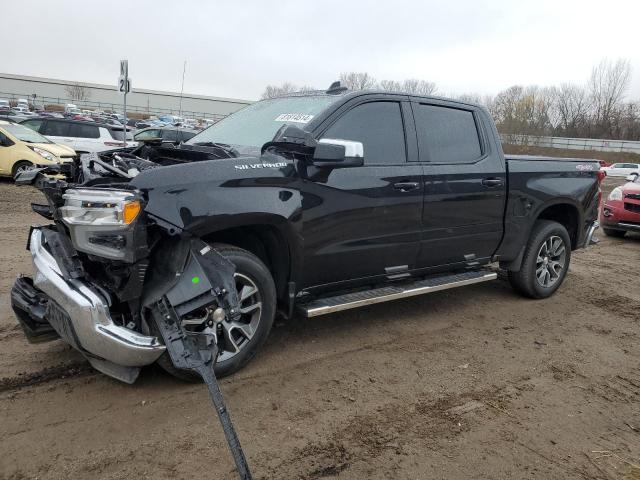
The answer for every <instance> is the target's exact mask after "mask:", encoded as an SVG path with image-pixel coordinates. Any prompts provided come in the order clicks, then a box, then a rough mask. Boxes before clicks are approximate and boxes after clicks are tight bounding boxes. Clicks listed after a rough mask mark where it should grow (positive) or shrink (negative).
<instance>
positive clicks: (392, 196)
mask: <svg viewBox="0 0 640 480" xmlns="http://www.w3.org/2000/svg"><path fill="white" fill-rule="evenodd" d="M403 100H404V101H403ZM407 100H408V97H406V96H398V95H396V96H392V95H388V96H387V95H365V96H362V97H357V98H356V99H353V100H352V101H350V102H347V103H346V104H345V105H343V106H342V107H340V108H339V109H338V110H337V111H336V112H335V113H334V114H333V115H332V116H331V117H329V118H328V119H327V120H326V121H325V122H323V124H322V125H321V126H320V127H319V130H320V132H318V133H316V135H317V136H318V138H332V139H341V140H353V141H358V142H362V144H363V147H364V165H363V166H361V167H355V168H334V169H328V168H316V167H309V169H308V172H307V174H308V181H306V182H305V184H304V186H303V203H302V207H303V237H304V257H305V258H304V279H305V281H304V284H305V285H304V286H305V287H309V286H318V285H323V284H330V283H336V282H341V281H347V280H362V279H364V280H365V281H371V280H373V279H374V278H376V277H385V276H393V277H394V278H398V277H403V276H408V275H409V273H408V272H409V271H410V270H412V269H413V268H415V263H416V259H417V254H418V250H419V247H420V231H421V215H422V193H423V186H422V167H421V166H420V165H419V164H418V162H416V161H413V162H410V161H409V160H410V159H412V160H417V151H416V146H415V133H414V132H413V130H412V126H413V120H412V118H411V110H410V106H409V103H408V101H407Z"/></svg>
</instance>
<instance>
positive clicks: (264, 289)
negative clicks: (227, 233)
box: [150, 243, 276, 382]
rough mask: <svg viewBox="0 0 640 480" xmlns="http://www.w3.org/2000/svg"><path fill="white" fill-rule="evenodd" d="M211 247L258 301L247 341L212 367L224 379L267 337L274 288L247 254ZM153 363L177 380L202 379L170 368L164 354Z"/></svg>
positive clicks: (255, 259) (266, 273)
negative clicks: (251, 288) (230, 264)
mask: <svg viewBox="0 0 640 480" xmlns="http://www.w3.org/2000/svg"><path fill="white" fill-rule="evenodd" d="M211 246H212V247H213V248H215V249H216V250H217V251H218V252H219V253H220V254H221V255H223V256H224V257H226V258H228V259H229V260H231V261H232V262H233V263H234V264H235V266H236V273H239V274H242V275H245V276H246V277H248V278H250V279H251V280H252V281H253V282H254V283H255V285H256V286H257V288H258V290H259V291H260V295H261V298H262V310H261V312H260V321H259V323H258V326H257V328H256V331H255V333H254V335H253V337H252V338H251V340H249V341H248V343H247V344H246V345H245V346H244V347H243V348H242V349H240V351H239V352H238V353H236V354H235V355H234V356H233V357H231V358H229V359H227V360H224V361H220V362H218V363H216V365H215V368H214V370H215V373H216V376H217V377H225V376H227V375H231V374H232V373H235V372H237V371H238V370H240V369H241V368H242V367H244V366H245V365H246V364H247V363H248V362H249V361H250V360H251V359H252V358H253V357H254V356H255V355H256V353H257V352H258V350H259V349H260V347H261V346H262V345H263V344H264V342H265V341H266V339H267V337H268V336H269V332H270V331H271V327H272V326H273V319H274V317H275V313H276V287H275V284H274V282H273V277H272V276H271V272H269V269H268V268H267V267H266V266H265V264H264V263H262V261H261V260H260V259H259V258H258V257H256V256H255V255H254V254H252V253H251V252H248V251H247V250H243V249H241V248H237V247H234V246H231V245H226V244H221V243H219V244H214V245H211ZM151 323H152V324H153V325H150V327H151V330H152V332H153V333H154V334H155V335H158V336H160V332H159V331H158V329H157V327H156V325H155V323H154V322H151ZM157 362H158V365H160V367H162V368H163V369H164V370H165V371H167V372H168V373H170V374H171V375H173V376H174V377H177V378H179V379H181V380H186V381H190V382H197V381H201V380H202V379H201V378H200V376H199V375H198V374H196V373H194V372H192V371H190V370H182V369H180V368H176V367H174V365H173V362H172V361H171V358H170V356H169V354H168V353H167V352H165V353H163V354H162V356H161V357H160V358H159V359H158V360H157Z"/></svg>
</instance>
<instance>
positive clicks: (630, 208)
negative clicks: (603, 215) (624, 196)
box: [624, 203, 640, 213]
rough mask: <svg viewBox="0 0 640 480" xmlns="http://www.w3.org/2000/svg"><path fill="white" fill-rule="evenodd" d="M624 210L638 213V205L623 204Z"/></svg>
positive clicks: (639, 209) (639, 210)
mask: <svg viewBox="0 0 640 480" xmlns="http://www.w3.org/2000/svg"><path fill="white" fill-rule="evenodd" d="M624 209H625V210H627V211H629V212H633V213H640V205H638V204H635V203H625V204H624Z"/></svg>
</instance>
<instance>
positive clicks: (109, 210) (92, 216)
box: [60, 189, 141, 227]
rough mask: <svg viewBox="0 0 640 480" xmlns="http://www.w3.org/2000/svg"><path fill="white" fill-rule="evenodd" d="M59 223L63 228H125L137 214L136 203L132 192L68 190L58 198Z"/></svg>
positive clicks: (138, 208) (138, 203) (138, 207)
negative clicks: (61, 221)
mask: <svg viewBox="0 0 640 480" xmlns="http://www.w3.org/2000/svg"><path fill="white" fill-rule="evenodd" d="M62 198H64V200H65V202H64V206H63V207H60V213H61V214H62V220H63V221H64V223H66V224H67V225H96V226H111V227H117V226H125V225H129V224H130V223H131V222H133V221H134V220H135V219H136V217H137V216H138V214H139V213H140V210H141V208H140V200H137V199H136V197H135V195H134V194H133V193H132V192H126V191H119V190H89V189H70V190H67V192H66V193H65V194H64V195H62Z"/></svg>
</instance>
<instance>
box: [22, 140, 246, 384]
mask: <svg viewBox="0 0 640 480" xmlns="http://www.w3.org/2000/svg"><path fill="white" fill-rule="evenodd" d="M157 167H158V165H157V164H155V163H153V162H150V161H147V160H144V159H142V158H140V157H136V156H135V155H132V154H130V153H129V152H126V151H120V152H113V153H110V154H107V155H97V154H91V155H83V156H82V158H81V159H80V160H79V161H78V162H76V163H75V164H72V165H60V166H55V167H47V168H39V169H34V170H30V171H27V172H24V173H23V174H21V175H20V177H19V178H18V179H17V183H19V184H33V185H35V186H36V187H37V188H39V189H40V190H41V191H42V192H43V193H44V194H45V197H46V198H47V202H48V204H47V205H33V209H34V211H35V212H37V213H39V214H41V215H42V216H43V217H45V218H47V219H49V220H52V221H53V223H52V224H50V225H46V226H38V227H32V228H31V231H30V234H29V241H28V249H29V250H30V252H31V255H32V259H33V265H34V275H33V277H32V278H29V277H21V278H18V279H17V280H16V282H15V284H14V287H13V289H12V292H11V302H12V306H13V309H14V311H15V313H16V316H17V318H18V321H19V323H20V325H21V326H22V328H23V330H24V332H25V335H26V336H27V338H28V339H29V341H31V342H41V341H48V340H52V339H55V338H61V339H63V340H64V341H66V342H67V343H69V344H70V345H71V346H72V347H74V348H75V349H77V350H78V351H80V352H81V353H82V354H83V355H84V356H85V357H86V358H87V359H88V361H89V362H90V363H91V365H92V366H93V367H94V368H96V369H97V370H99V371H101V372H103V373H105V374H107V375H110V376H112V377H114V378H117V379H119V380H122V381H124V382H127V383H132V382H134V381H135V379H136V378H137V376H138V374H139V372H140V367H142V366H144V365H149V364H151V363H153V362H155V361H156V360H158V358H159V357H160V356H161V355H163V354H164V353H165V351H166V348H167V347H166V346H165V345H166V344H167V342H170V339H169V338H168V337H167V336H166V335H165V333H166V329H163V328H162V325H166V322H167V321H169V322H170V323H172V324H175V328H177V329H178V330H179V331H180V332H184V333H185V334H186V335H189V336H190V337H191V338H196V337H197V338H198V340H197V342H196V343H197V344H198V345H205V346H206V345H209V346H210V347H211V342H212V340H211V338H213V342H214V343H215V342H217V341H218V337H217V335H216V333H217V332H216V330H217V329H219V328H220V326H219V322H220V321H222V320H224V319H232V318H233V317H234V315H236V312H237V309H238V298H237V293H236V290H235V287H234V278H233V277H234V271H235V270H234V266H233V264H232V263H231V262H229V261H228V260H226V259H225V258H224V257H222V256H221V255H220V254H218V253H217V252H216V251H215V249H212V248H211V247H209V246H208V245H207V244H206V243H204V242H202V241H201V240H199V239H197V238H193V237H191V236H189V235H188V234H187V233H184V232H182V231H179V230H176V229H171V232H168V231H167V229H166V226H164V225H161V224H159V222H157V221H156V220H155V219H154V218H153V217H152V216H150V215H147V214H146V212H145V206H146V197H145V192H141V191H138V190H136V189H135V188H134V187H133V186H131V185H130V184H129V180H130V179H131V178H133V177H135V176H136V175H137V173H139V172H140V171H143V170H145V169H150V168H157ZM198 319H199V320H200V322H198V321H197V320H198ZM160 320H162V321H160ZM171 358H172V359H173V354H172V355H171ZM175 363H176V362H175V361H174V364H175ZM176 367H177V368H181V367H180V366H178V365H176Z"/></svg>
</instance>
